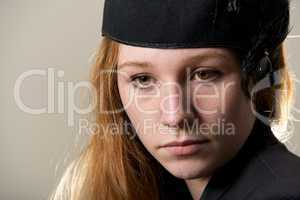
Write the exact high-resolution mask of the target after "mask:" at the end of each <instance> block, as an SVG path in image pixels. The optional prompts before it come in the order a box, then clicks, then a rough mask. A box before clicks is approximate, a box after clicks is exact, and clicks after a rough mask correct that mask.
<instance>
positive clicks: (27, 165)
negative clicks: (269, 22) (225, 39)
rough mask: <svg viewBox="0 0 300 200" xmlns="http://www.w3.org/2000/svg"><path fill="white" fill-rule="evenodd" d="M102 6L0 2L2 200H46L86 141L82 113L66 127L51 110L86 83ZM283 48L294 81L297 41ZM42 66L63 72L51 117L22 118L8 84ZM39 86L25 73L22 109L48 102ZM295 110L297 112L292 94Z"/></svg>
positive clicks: (43, 83) (297, 145)
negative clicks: (61, 96)
mask: <svg viewBox="0 0 300 200" xmlns="http://www.w3.org/2000/svg"><path fill="white" fill-rule="evenodd" d="M292 5H293V6H292V7H293V9H292V24H293V26H294V28H293V31H292V32H291V35H297V34H299V35H300V21H299V20H300V1H299V0H294V1H293V2H292ZM102 6H103V0H89V1H83V0H43V1H40V0H0V25H1V26H0V70H1V71H0V83H1V84H0V85H1V98H0V101H1V103H0V123H1V126H0V199H1V200H19V199H20V200H21V199H22V200H41V199H46V198H47V196H48V195H49V193H50V192H51V190H52V189H53V188H54V186H55V185H56V183H57V182H58V180H59V177H60V176H61V175H62V171H63V169H64V168H65V166H66V164H67V163H68V162H69V161H70V160H71V159H72V157H73V156H74V155H75V154H76V153H78V151H79V149H80V148H81V147H82V146H83V142H84V141H85V139H86V136H84V134H80V133H79V129H78V119H79V118H81V117H85V116H78V115H76V117H75V121H74V126H68V115H67V111H66V108H65V112H64V113H57V107H58V105H59V104H62V103H58V101H57V83H58V82H61V83H65V84H67V82H71V83H73V84H76V83H78V82H79V81H82V80H87V79H88V74H89V73H88V72H89V69H90V60H91V56H92V55H93V52H94V51H95V49H96V48H97V46H98V44H99V38H100V31H101V21H102V20H101V12H102ZM287 47H288V61H289V63H290V66H291V69H292V70H293V71H294V73H295V74H296V78H299V76H300V68H299V63H300V38H298V39H297V38H290V39H288V40H287ZM48 68H52V69H53V70H54V71H55V73H57V72H58V71H59V70H62V71H64V76H63V77H58V76H57V74H56V76H55V82H54V83H55V84H56V85H55V93H54V94H55V104H54V110H55V113H49V114H40V115H31V114H27V113H24V112H23V111H22V110H21V109H20V108H19V107H18V106H17V105H16V102H15V99H14V85H15V81H16V80H17V79H18V77H19V76H20V75H21V74H22V73H23V72H26V71H28V70H32V69H39V70H47V69H48ZM64 86H65V87H66V85H64ZM299 86H300V85H299V83H297V85H296V87H297V92H298V91H299ZM46 89H47V79H46V77H43V76H32V77H31V79H30V80H26V81H24V83H23V85H22V87H21V97H22V99H23V101H24V103H26V105H31V106H32V107H34V108H41V107H44V106H46V105H47V91H46ZM79 93H80V92H78V94H76V98H77V97H78V96H79V95H80V94H79ZM66 96H67V95H65V97H66ZM65 101H66V99H65ZM77 103H79V102H77ZM83 105H84V102H83ZM295 106H296V107H300V99H299V98H298V97H297V99H296V104H295ZM296 114H297V113H295V116H296V118H298V119H300V114H298V116H297V115H296ZM299 128H300V123H299V122H295V130H296V131H294V135H293V137H292V138H291V139H290V140H289V142H288V144H287V145H288V147H289V148H290V149H291V150H292V151H293V152H295V153H297V154H298V155H300V135H299V133H298V131H297V130H298V129H299Z"/></svg>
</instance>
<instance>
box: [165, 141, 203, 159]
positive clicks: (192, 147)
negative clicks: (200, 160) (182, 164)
mask: <svg viewBox="0 0 300 200" xmlns="http://www.w3.org/2000/svg"><path fill="white" fill-rule="evenodd" d="M208 142H209V140H207V139H203V140H183V141H173V142H169V143H167V144H164V145H162V146H161V148H162V149H164V150H166V151H167V152H168V153H170V154H171V155H174V156H187V155H192V154H196V153H197V152H199V151H201V149H203V148H204V146H205V145H206V144H207V143H208Z"/></svg>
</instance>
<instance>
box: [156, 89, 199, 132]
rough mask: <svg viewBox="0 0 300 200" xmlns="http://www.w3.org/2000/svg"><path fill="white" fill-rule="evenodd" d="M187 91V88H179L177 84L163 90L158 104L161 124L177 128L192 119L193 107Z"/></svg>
mask: <svg viewBox="0 0 300 200" xmlns="http://www.w3.org/2000/svg"><path fill="white" fill-rule="evenodd" d="M187 91H188V90H187V87H179V85H177V84H172V85H170V86H168V87H166V88H165V90H164V91H163V93H164V94H163V95H162V97H161V103H160V112H161V118H160V122H161V124H163V125H165V126H169V127H178V126H181V125H182V123H183V122H184V121H185V120H191V119H192V118H193V117H194V114H193V109H192V108H193V107H192V105H191V104H190V102H191V101H190V97H191V95H189V94H188V92H187Z"/></svg>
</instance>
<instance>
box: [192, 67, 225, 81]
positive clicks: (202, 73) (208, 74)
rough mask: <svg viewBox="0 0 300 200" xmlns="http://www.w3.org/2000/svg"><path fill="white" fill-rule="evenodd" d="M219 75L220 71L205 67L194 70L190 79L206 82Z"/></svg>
mask: <svg viewBox="0 0 300 200" xmlns="http://www.w3.org/2000/svg"><path fill="white" fill-rule="evenodd" d="M220 75H221V72H220V71H217V70H211V69H205V70H198V71H195V72H194V73H193V74H192V76H191V79H192V80H196V81H201V82H208V81H212V80H215V79H216V78H218V77H219V76H220Z"/></svg>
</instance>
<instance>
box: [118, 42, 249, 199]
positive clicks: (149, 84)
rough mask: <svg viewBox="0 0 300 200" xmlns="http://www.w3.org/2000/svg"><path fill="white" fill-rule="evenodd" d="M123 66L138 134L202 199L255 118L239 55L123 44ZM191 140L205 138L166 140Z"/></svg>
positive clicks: (123, 89) (121, 83) (125, 99)
mask: <svg viewBox="0 0 300 200" xmlns="http://www.w3.org/2000/svg"><path fill="white" fill-rule="evenodd" d="M118 72H119V73H118V88H119V93H120V97H121V101H122V103H123V106H124V109H125V111H126V113H127V115H128V117H129V119H130V122H131V123H132V124H133V126H134V128H135V130H136V132H137V136H138V139H139V140H140V141H141V142H142V143H143V145H144V146H145V148H146V149H147V150H148V151H149V152H150V153H151V155H152V156H153V157H154V158H155V159H156V160H157V161H158V162H159V163H160V164H161V165H162V166H163V167H164V168H165V169H166V170H168V171H169V172H170V173H171V174H172V175H174V176H176V177H178V178H181V179H184V180H185V182H186V184H187V186H188V188H189V191H190V192H191V194H192V196H193V198H194V199H197V200H199V199H200V197H201V194H202V192H203V190H204V189H205V186H206V185H207V183H208V181H209V178H210V177H211V175H212V174H213V173H214V171H215V170H216V169H218V168H219V167H221V166H223V165H224V164H225V163H226V162H228V161H229V160H230V159H232V158H233V157H234V156H235V155H236V154H237V152H238V151H239V150H240V148H241V147H242V145H243V144H244V142H245V141H246V139H247V137H248V136H249V134H250V132H251V129H252V127H253V124H254V121H255V116H254V115H253V112H252V110H251V103H250V100H249V99H248V98H247V97H246V96H245V95H244V93H243V92H242V88H241V85H240V81H241V75H240V64H239V60H238V59H237V57H236V56H235V54H234V53H233V51H231V50H229V49H225V48H194V49H155V48H143V47H134V46H128V45H123V44H120V51H119V58H118ZM184 122H188V123H187V124H191V123H194V122H197V125H198V126H197V127H199V128H198V129H189V128H187V127H186V126H184V124H185V123H184ZM166 127H169V129H167V128H166ZM211 127H214V128H211ZM216 129H217V130H216ZM186 140H197V141H204V142H203V144H196V145H194V146H193V145H190V146H189V147H191V148H181V147H180V148H166V147H165V146H164V145H166V144H168V143H169V142H174V141H176V142H178V141H179V142H181V141H186ZM192 146H193V147H192ZM195 146H196V147H195ZM170 149H172V150H170ZM195 149H196V150H195Z"/></svg>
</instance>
